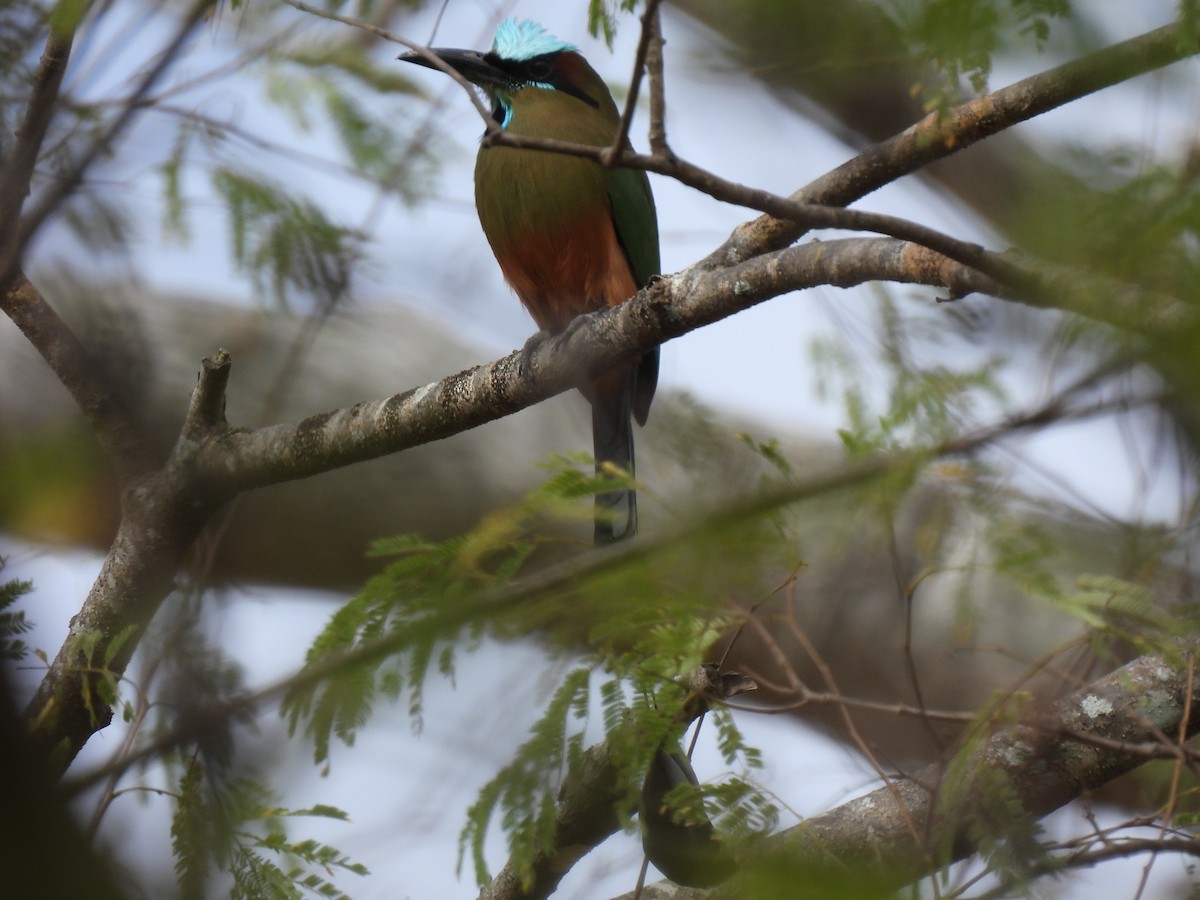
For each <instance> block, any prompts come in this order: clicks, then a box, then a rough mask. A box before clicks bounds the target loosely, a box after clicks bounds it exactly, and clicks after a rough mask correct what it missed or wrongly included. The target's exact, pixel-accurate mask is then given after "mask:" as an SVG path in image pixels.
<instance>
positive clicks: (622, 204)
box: [605, 169, 662, 287]
mask: <svg viewBox="0 0 1200 900" xmlns="http://www.w3.org/2000/svg"><path fill="white" fill-rule="evenodd" d="M605 175H606V182H607V188H608V202H609V206H610V208H611V210H612V217H613V223H614V224H615V225H616V227H617V239H618V240H619V241H620V242H621V246H622V247H623V248H624V250H625V255H626V256H627V257H628V258H629V265H630V267H631V268H632V269H633V277H634V279H635V280H636V281H637V283H638V287H645V286H646V283H647V282H648V281H649V280H650V278H651V277H652V276H654V275H658V274H660V273H661V271H662V268H661V263H660V262H659V257H658V214H657V212H656V211H655V209H654V195H653V194H651V193H650V180H649V179H648V178H647V177H646V173H645V172H642V171H639V170H635V169H613V170H612V171H610V172H607V173H605Z"/></svg>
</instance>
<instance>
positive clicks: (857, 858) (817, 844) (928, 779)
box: [512, 656, 1200, 900]
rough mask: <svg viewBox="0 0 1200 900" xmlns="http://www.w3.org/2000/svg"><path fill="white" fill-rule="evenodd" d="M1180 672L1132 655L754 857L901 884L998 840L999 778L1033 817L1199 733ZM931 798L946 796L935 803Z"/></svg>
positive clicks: (650, 896) (658, 893)
mask: <svg viewBox="0 0 1200 900" xmlns="http://www.w3.org/2000/svg"><path fill="white" fill-rule="evenodd" d="M1188 679H1189V675H1188V666H1187V665H1186V664H1184V665H1180V664H1179V661H1178V659H1176V660H1168V659H1167V658H1165V657H1163V656H1143V657H1140V658H1138V659H1136V660H1134V661H1133V662H1131V663H1129V664H1128V665H1126V666H1124V667H1123V668H1121V669H1118V670H1117V671H1115V672H1113V673H1111V674H1110V675H1108V676H1106V677H1104V678H1102V679H1100V680H1099V681H1096V682H1093V683H1092V684H1089V685H1087V686H1086V687H1084V688H1082V689H1081V690H1078V691H1076V692H1075V693H1073V694H1071V695H1070V696H1068V697H1065V698H1064V699H1062V700H1060V701H1059V702H1058V703H1056V704H1055V705H1054V708H1053V710H1052V711H1051V712H1050V714H1049V715H1047V716H1045V717H1044V718H1042V719H1040V720H1039V721H1037V722H1034V723H1030V724H1025V725H1019V726H1017V727H1015V728H1011V729H1006V730H1004V731H1001V732H998V733H996V734H995V735H993V736H991V737H990V738H989V739H987V740H986V741H984V742H983V743H982V744H981V745H980V746H979V747H978V748H977V749H976V750H975V751H974V752H972V753H970V754H968V756H967V758H966V759H965V760H960V761H955V763H954V764H952V765H951V766H947V765H944V764H941V763H939V764H935V765H932V766H928V767H926V768H925V769H922V770H921V771H920V772H917V773H916V774H915V775H913V776H912V777H911V778H907V779H897V780H895V781H894V782H893V785H892V786H890V787H887V786H885V787H882V788H879V789H878V790H875V791H873V792H872V793H870V794H867V795H866V796H865V797H860V798H859V799H857V800H852V801H850V802H849V803H845V804H843V805H842V806H839V807H837V808H836V809H833V810H830V811H829V812H827V813H824V814H822V815H820V816H815V817H813V818H811V819H808V820H806V821H804V822H801V823H800V824H799V825H796V826H794V827H792V828H790V829H788V830H787V831H785V832H784V833H782V834H780V835H777V836H775V837H772V838H771V839H769V840H768V841H767V842H765V844H764V846H763V847H762V848H761V850H758V851H756V852H755V854H754V857H755V858H756V859H761V860H762V861H771V862H772V863H773V864H782V865H784V866H787V867H788V868H794V871H795V873H796V874H797V876H800V875H801V874H802V873H807V874H808V876H810V877H812V876H819V875H820V873H821V872H825V871H832V872H833V873H834V874H835V875H836V876H838V877H844V876H845V875H846V874H847V873H850V874H853V875H855V876H858V875H862V876H864V877H865V878H866V879H868V880H869V881H870V883H871V884H872V885H874V886H875V887H877V888H882V887H889V886H890V887H892V888H897V887H900V886H901V885H904V884H906V883H908V882H910V881H912V880H914V879H916V878H919V877H921V876H923V875H926V874H929V872H928V870H927V869H926V868H925V867H924V866H923V865H922V863H921V860H922V859H924V858H925V857H926V856H927V854H928V853H929V852H930V851H931V850H932V851H934V853H935V854H936V855H938V856H939V857H940V858H941V859H942V861H943V864H946V863H949V862H952V861H955V860H960V859H964V858H966V857H967V856H969V855H970V854H972V853H973V852H975V850H976V843H975V839H973V838H972V836H971V834H972V832H973V831H974V832H975V833H976V834H978V833H979V832H980V830H981V829H982V831H983V832H984V833H985V834H986V833H988V832H989V825H990V826H992V827H991V830H990V837H991V838H992V839H999V838H1001V837H1003V834H1002V833H999V832H998V831H997V830H996V826H997V824H998V823H1003V822H1005V821H1010V822H1011V819H1006V817H1005V816H1004V815H1002V814H999V813H998V812H997V810H996V808H995V807H996V804H997V803H999V802H1001V801H1000V798H999V796H998V790H997V785H998V783H1002V784H1003V785H1004V788H1005V789H1006V790H1011V791H1012V793H1013V795H1014V796H1015V797H1017V798H1018V799H1019V800H1020V802H1021V804H1022V806H1023V808H1024V811H1025V813H1026V814H1027V815H1028V816H1029V817H1030V818H1031V819H1039V818H1041V817H1043V816H1045V815H1047V814H1049V813H1051V812H1053V811H1054V810H1056V809H1058V808H1059V807H1061V806H1063V805H1065V804H1067V803H1069V802H1070V801H1071V800H1073V799H1075V798H1076V797H1078V796H1079V795H1080V794H1081V793H1083V792H1084V791H1088V790H1093V789H1095V788H1098V787H1100V786H1102V785H1104V784H1106V783H1108V782H1109V781H1111V780H1112V779H1114V778H1117V777H1118V776H1120V775H1123V774H1125V773H1126V772H1130V771H1132V770H1133V769H1135V768H1137V767H1138V766H1139V765H1141V764H1142V763H1143V762H1145V760H1146V757H1145V755H1144V754H1143V753H1142V752H1141V745H1143V744H1145V743H1149V742H1160V743H1161V741H1162V735H1164V734H1176V733H1177V732H1178V731H1179V729H1180V725H1181V723H1183V722H1185V721H1186V722H1187V723H1188V727H1187V731H1186V736H1187V737H1192V736H1194V735H1195V734H1196V733H1197V732H1200V721H1198V717H1200V699H1198V698H1197V697H1196V696H1195V693H1194V692H1192V691H1189V689H1188ZM1185 698H1188V699H1189V700H1190V705H1189V704H1186V703H1185ZM1071 733H1079V734H1086V735H1089V736H1092V737H1095V738H1099V739H1102V740H1104V741H1107V742H1119V744H1118V745H1117V746H1118V747H1120V746H1122V745H1124V746H1127V747H1128V749H1127V750H1121V749H1117V748H1114V747H1103V748H1102V747H1098V746H1096V745H1095V744H1094V743H1092V742H1090V741H1080V740H1077V739H1075V738H1073V737H1069V736H1066V735H1069V734H1071ZM960 763H965V765H960ZM948 773H953V774H948ZM599 788H600V786H599V785H598V786H597V789H598V792H597V796H598V797H601V798H602V797H603V794H602V792H600V791H599ZM896 788H898V789H899V793H900V795H901V797H902V799H903V803H904V808H903V809H901V807H900V806H899V804H898V803H897V800H896V792H895V789H896ZM939 798H953V799H952V801H951V802H949V803H942V802H939ZM909 819H915V820H916V821H917V822H919V823H921V825H922V833H924V834H926V835H928V836H929V839H928V845H927V846H919V845H918V844H917V843H916V842H915V841H914V840H913V835H912V832H911V831H910V829H909V827H908V821H909ZM748 862H753V860H749V861H748ZM735 884H736V883H735ZM735 892H736V886H735V885H731V886H730V887H728V888H724V889H718V890H715V891H711V892H709V891H698V890H688V889H683V888H679V887H678V886H676V885H671V884H668V883H665V882H664V883H659V884H657V885H651V886H650V887H649V888H647V889H646V891H644V892H643V894H642V897H643V900H665V898H667V897H671V898H674V900H681V898H693V897H694V898H699V897H722V896H732V895H734V894H735ZM512 896H516V895H512ZM631 898H632V895H631V894H630V895H623V896H622V897H621V898H619V900H631Z"/></svg>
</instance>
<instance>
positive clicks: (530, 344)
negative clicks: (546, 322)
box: [517, 331, 552, 378]
mask: <svg viewBox="0 0 1200 900" xmlns="http://www.w3.org/2000/svg"><path fill="white" fill-rule="evenodd" d="M551 337H552V335H551V333H550V332H549V331H539V332H536V333H535V334H533V335H531V336H530V338H529V340H527V341H526V342H525V345H524V346H523V347H521V358H520V360H519V361H518V362H517V372H518V373H519V374H520V375H521V377H522V378H524V377H525V376H526V375H528V374H529V373H530V372H531V371H533V354H534V353H536V352H537V348H538V347H540V346H542V344H544V343H546V341H548V340H550V338H551Z"/></svg>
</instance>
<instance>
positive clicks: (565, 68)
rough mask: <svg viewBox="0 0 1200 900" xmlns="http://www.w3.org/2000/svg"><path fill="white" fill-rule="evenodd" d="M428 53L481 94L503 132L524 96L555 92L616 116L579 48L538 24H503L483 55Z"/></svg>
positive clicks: (416, 59)
mask: <svg viewBox="0 0 1200 900" xmlns="http://www.w3.org/2000/svg"><path fill="white" fill-rule="evenodd" d="M429 52H431V53H432V54H434V55H435V56H437V57H438V58H439V59H440V60H441V61H442V62H444V63H446V65H448V66H450V67H451V68H453V69H454V70H455V71H456V72H458V73H459V74H460V75H462V76H463V78H465V79H467V80H468V81H470V82H471V83H472V84H474V85H476V86H478V87H479V88H481V89H482V90H483V91H484V93H485V94H486V95H487V97H488V100H489V102H490V103H491V104H492V117H493V118H494V119H495V120H496V121H497V122H499V123H500V125H501V126H502V127H507V126H508V124H509V121H510V120H511V119H512V115H513V109H514V107H515V106H516V105H517V104H518V103H519V102H520V99H519V98H520V97H521V95H522V93H523V92H525V91H558V92H559V93H560V94H564V95H567V96H570V97H573V98H575V99H576V100H578V101H579V102H580V103H583V104H585V105H586V106H587V107H590V108H591V109H594V110H600V111H601V112H603V113H605V114H609V113H610V112H611V113H612V114H613V115H615V113H616V108H615V106H614V105H613V100H612V95H611V94H609V92H608V88H607V87H606V86H605V85H604V82H603V80H602V79H601V78H600V76H599V75H597V74H596V72H595V71H594V70H593V69H592V67H591V66H589V65H588V64H587V61H586V60H585V59H584V58H583V57H582V56H580V55H579V52H578V50H577V48H576V47H575V46H574V45H573V44H568V43H566V42H565V41H560V40H559V39H558V38H556V37H554V36H553V35H551V34H549V33H548V32H547V31H546V29H545V28H543V27H542V26H541V25H539V24H538V23H537V22H531V21H528V20H525V21H518V20H516V19H505V20H504V21H503V22H501V23H500V27H499V28H497V29H496V39H495V40H494V41H493V42H492V48H491V49H490V50H488V51H487V52H486V53H480V52H479V51H477V50H449V49H432V48H431V49H430V51H429ZM399 58H400V59H401V60H403V61H404V62H412V63H416V64H417V65H420V66H426V67H428V68H431V69H432V68H436V66H435V65H434V64H433V62H432V61H431V60H430V59H429V58H428V57H427V56H425V55H424V54H421V53H417V52H412V53H405V54H402V55H401V56H400V57H399Z"/></svg>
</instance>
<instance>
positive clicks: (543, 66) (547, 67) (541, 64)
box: [526, 59, 554, 81]
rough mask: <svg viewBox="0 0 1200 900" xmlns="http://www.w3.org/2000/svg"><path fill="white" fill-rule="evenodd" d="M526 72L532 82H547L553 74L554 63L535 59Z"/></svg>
mask: <svg viewBox="0 0 1200 900" xmlns="http://www.w3.org/2000/svg"><path fill="white" fill-rule="evenodd" d="M526 71H527V72H528V73H529V75H530V77H531V78H532V79H533V80H534V81H547V80H549V78H550V76H551V75H553V74H554V63H552V62H551V61H550V60H548V59H535V60H533V62H531V63H530V64H529V68H528V69H526Z"/></svg>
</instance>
